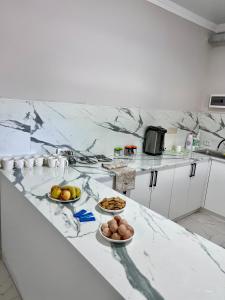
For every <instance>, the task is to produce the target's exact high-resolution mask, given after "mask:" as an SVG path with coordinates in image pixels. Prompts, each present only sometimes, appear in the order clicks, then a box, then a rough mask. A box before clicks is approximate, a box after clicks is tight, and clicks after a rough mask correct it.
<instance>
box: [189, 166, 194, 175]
mask: <svg viewBox="0 0 225 300" xmlns="http://www.w3.org/2000/svg"><path fill="white" fill-rule="evenodd" d="M193 165H194V164H191V172H190V175H189V177H190V178H191V177H193Z"/></svg>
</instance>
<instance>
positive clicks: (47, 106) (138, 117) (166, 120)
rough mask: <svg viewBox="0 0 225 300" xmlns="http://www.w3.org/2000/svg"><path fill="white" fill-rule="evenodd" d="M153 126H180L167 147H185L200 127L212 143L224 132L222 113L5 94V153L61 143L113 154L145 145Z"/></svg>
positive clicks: (1, 118)
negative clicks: (29, 98)
mask: <svg viewBox="0 0 225 300" xmlns="http://www.w3.org/2000/svg"><path fill="white" fill-rule="evenodd" d="M149 125H153V126H159V125H160V126H162V127H164V128H167V129H168V128H176V129H177V134H176V135H174V134H167V136H166V144H167V146H171V145H172V144H176V145H182V146H183V145H184V143H185V139H186V135H187V133H188V132H190V131H193V132H198V130H200V131H201V138H202V141H203V142H204V143H206V142H209V143H210V144H211V145H212V147H214V146H215V145H217V144H218V142H219V141H220V139H221V138H223V137H225V115H223V114H214V113H213V114H211V113H195V112H179V111H161V110H146V109H145V110H144V109H141V108H139V107H136V108H135V107H134V108H128V107H112V106H101V105H87V104H74V103H59V102H46V101H45V102H42V101H23V100H22V101H20V100H9V99H3V98H1V99H0V138H1V142H0V155H1V156H3V155H21V154H28V153H44V152H47V153H48V152H50V153H52V152H55V149H56V148H57V147H58V148H61V149H73V150H76V151H78V152H91V153H103V154H106V155H109V154H112V152H113V148H114V147H115V146H119V145H122V146H124V145H126V144H135V145H137V146H138V147H139V149H140V150H141V148H142V142H143V135H144V131H145V128H146V127H147V126H149ZM214 148H215V147H214Z"/></svg>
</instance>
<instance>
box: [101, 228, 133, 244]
mask: <svg viewBox="0 0 225 300" xmlns="http://www.w3.org/2000/svg"><path fill="white" fill-rule="evenodd" d="M101 227H102V224H101V225H100V226H99V233H100V235H101V236H102V237H103V238H104V239H105V240H106V241H108V242H110V243H116V244H125V243H127V242H129V241H131V240H132V239H133V237H134V235H135V232H134V234H133V235H132V236H131V237H130V238H129V239H127V240H112V239H110V238H108V237H106V236H104V234H103V233H102V229H101Z"/></svg>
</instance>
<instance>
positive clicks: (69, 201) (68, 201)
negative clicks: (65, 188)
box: [47, 193, 80, 204]
mask: <svg viewBox="0 0 225 300" xmlns="http://www.w3.org/2000/svg"><path fill="white" fill-rule="evenodd" d="M47 196H48V198H49V199H51V200H52V201H54V202H59V203H64V204H66V203H71V202H76V201H78V200H79V199H80V197H77V198H74V199H71V200H67V201H63V200H61V199H55V198H52V197H51V194H50V193H48V194H47Z"/></svg>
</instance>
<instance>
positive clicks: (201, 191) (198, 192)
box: [187, 162, 209, 212]
mask: <svg viewBox="0 0 225 300" xmlns="http://www.w3.org/2000/svg"><path fill="white" fill-rule="evenodd" d="M208 172H209V162H200V163H197V164H196V170H195V176H194V177H191V178H190V187H189V196H188V202H187V210H188V212H192V211H194V210H196V209H198V208H200V207H202V206H203V202H204V198H205V192H206V187H207V179H208Z"/></svg>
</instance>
